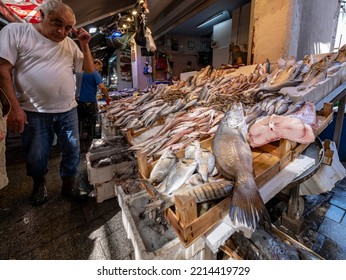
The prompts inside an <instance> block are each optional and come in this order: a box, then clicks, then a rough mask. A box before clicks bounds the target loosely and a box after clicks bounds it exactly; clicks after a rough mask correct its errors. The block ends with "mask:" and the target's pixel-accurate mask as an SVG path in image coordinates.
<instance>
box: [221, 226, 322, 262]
mask: <svg viewBox="0 0 346 280" xmlns="http://www.w3.org/2000/svg"><path fill="white" fill-rule="evenodd" d="M226 245H227V246H229V247H230V248H231V249H232V250H233V251H234V252H236V253H237V254H238V255H239V256H240V257H242V258H243V259H245V260H321V259H322V258H320V257H318V256H317V255H316V254H314V253H312V252H311V251H309V250H308V249H306V248H304V247H303V246H302V245H299V244H298V243H294V242H291V241H290V240H282V239H281V238H279V237H278V236H277V235H275V234H274V233H273V232H271V231H268V230H264V229H260V228H259V229H257V230H256V231H255V232H254V233H253V234H252V236H251V238H246V237H244V235H243V234H241V233H237V232H235V233H234V234H232V236H231V237H230V239H228V240H227V241H226Z"/></svg>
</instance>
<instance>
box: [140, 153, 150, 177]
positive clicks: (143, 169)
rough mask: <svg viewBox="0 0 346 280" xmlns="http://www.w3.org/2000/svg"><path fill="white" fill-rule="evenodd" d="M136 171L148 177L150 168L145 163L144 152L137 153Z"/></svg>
mask: <svg viewBox="0 0 346 280" xmlns="http://www.w3.org/2000/svg"><path fill="white" fill-rule="evenodd" d="M137 163H138V171H139V172H140V173H141V174H142V175H143V176H144V178H149V176H150V172H151V170H149V166H148V163H147V155H146V154H145V153H140V154H137Z"/></svg>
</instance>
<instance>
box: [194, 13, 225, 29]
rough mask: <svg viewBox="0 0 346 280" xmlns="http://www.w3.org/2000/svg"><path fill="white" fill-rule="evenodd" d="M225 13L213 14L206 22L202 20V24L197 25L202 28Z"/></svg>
mask: <svg viewBox="0 0 346 280" xmlns="http://www.w3.org/2000/svg"><path fill="white" fill-rule="evenodd" d="M224 13H225V11H222V12H219V13H217V14H215V15H213V16H212V17H210V18H208V19H207V20H205V21H204V22H202V23H201V24H200V25H198V26H197V28H201V27H203V26H206V25H208V24H210V23H212V22H213V21H215V20H216V19H218V18H220V17H221V16H223V15H224Z"/></svg>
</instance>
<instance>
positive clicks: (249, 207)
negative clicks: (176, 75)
mask: <svg viewBox="0 0 346 280" xmlns="http://www.w3.org/2000/svg"><path fill="white" fill-rule="evenodd" d="M345 49H346V47H345V48H342V49H340V51H339V52H338V53H335V54H331V55H327V56H325V57H324V58H323V59H321V60H319V61H312V60H309V59H305V60H304V61H296V60H295V59H294V58H290V59H288V60H283V59H281V60H279V61H278V63H277V65H278V66H277V67H276V68H275V67H272V71H270V70H269V65H270V63H269V61H267V63H266V65H265V66H258V67H257V68H256V69H255V71H254V72H253V73H251V74H250V75H244V74H236V71H234V69H227V68H220V69H213V68H212V67H211V66H207V67H205V68H203V69H201V70H200V71H198V72H197V73H196V74H195V75H194V76H191V77H190V78H189V79H188V80H186V81H180V82H178V83H176V84H174V85H166V84H159V85H152V86H150V87H149V88H147V89H146V90H145V91H144V90H143V91H141V92H140V91H139V92H136V93H135V94H134V95H133V96H130V97H128V98H122V99H119V100H117V101H115V102H112V103H111V104H110V105H109V106H106V107H105V108H104V110H103V112H102V114H103V117H104V119H105V120H106V123H107V125H109V126H111V127H114V128H116V129H117V130H118V131H121V132H123V133H124V134H126V135H131V137H132V138H131V137H130V138H129V139H128V140H129V142H130V144H131V147H129V148H127V149H128V152H130V151H132V152H134V154H135V155H139V154H143V155H145V158H146V160H147V163H152V162H155V165H153V168H152V170H151V173H150V175H149V176H148V177H147V178H145V179H144V183H145V184H146V185H147V186H148V188H151V189H152V190H153V193H154V194H155V196H156V200H155V201H153V202H152V203H149V204H148V205H147V207H146V212H147V213H149V212H150V211H151V210H153V209H154V208H159V209H160V210H163V209H167V208H168V207H170V206H172V205H174V203H175V197H176V196H177V195H182V196H189V197H194V198H195V200H196V203H198V204H199V205H201V204H202V203H205V202H208V203H210V202H215V201H216V200H219V199H222V198H225V197H228V196H231V203H230V205H229V217H230V220H231V221H232V226H233V227H234V228H235V229H237V230H242V229H243V228H246V229H247V230H250V231H251V232H253V235H252V238H251V241H249V242H250V243H249V244H248V247H247V248H251V249H252V251H251V252H250V250H248V249H247V251H248V252H247V254H248V256H250V257H249V258H253V259H303V258H304V253H306V252H301V251H303V250H302V249H300V250H301V251H297V249H296V248H293V249H292V248H290V246H289V245H287V244H286V243H284V244H281V243H280V242H278V241H277V240H276V239H275V238H272V237H271V236H268V232H266V231H263V232H261V231H259V230H258V226H259V222H260V221H261V220H262V219H263V220H264V221H265V222H266V223H267V224H269V223H270V219H269V215H268V213H267V209H266V207H265V205H264V202H263V200H262V198H261V196H260V194H259V192H258V189H257V186H256V183H255V178H254V170H253V158H252V152H251V147H260V146H262V145H264V144H267V143H270V142H273V141H276V140H278V139H281V138H284V139H288V140H291V141H294V142H297V143H304V144H307V143H310V142H313V141H314V139H315V135H314V128H315V125H316V123H317V117H316V112H315V107H314V104H313V103H310V102H305V101H299V102H294V101H293V99H291V97H290V96H291V95H290V94H288V93H287V91H285V89H288V88H294V89H295V91H296V92H298V91H299V92H302V93H303V92H306V91H308V90H309V89H311V88H313V87H316V86H317V85H319V84H320V83H321V82H322V81H324V80H325V79H326V78H327V76H328V75H331V74H332V73H335V72H336V71H338V69H340V63H343V62H344V61H345ZM263 67H266V68H265V69H264V68H263ZM144 135H145V138H144ZM141 137H143V138H141ZM207 138H209V139H212V142H211V143H212V147H211V151H210V150H207V149H204V148H202V147H201V145H200V141H202V140H204V139H207ZM96 144H97V143H96ZM99 145H100V146H102V145H103V143H99ZM183 150H185V154H184V155H183V157H181V153H179V154H180V155H179V157H180V158H178V157H177V153H178V152H181V151H183ZM111 160H112V159H111V157H109V158H107V159H102V160H100V161H99V162H98V163H96V165H99V166H102V165H103V164H107V162H109V161H111ZM96 165H94V166H96ZM203 209H207V208H203ZM203 211H207V210H203ZM203 211H202V212H203ZM269 234H270V233H269ZM266 242H270V243H266ZM263 248H269V249H268V250H267V251H266V249H263ZM283 252H284V253H283ZM308 253H309V252H307V253H306V255H307V258H309V254H308ZM310 257H311V256H310Z"/></svg>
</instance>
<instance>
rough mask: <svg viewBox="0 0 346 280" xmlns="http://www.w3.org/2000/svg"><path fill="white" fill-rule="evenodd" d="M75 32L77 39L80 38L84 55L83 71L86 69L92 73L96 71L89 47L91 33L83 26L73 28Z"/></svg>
mask: <svg viewBox="0 0 346 280" xmlns="http://www.w3.org/2000/svg"><path fill="white" fill-rule="evenodd" d="M73 32H74V33H75V34H76V36H77V39H78V40H79V43H80V47H81V49H82V52H83V55H84V59H83V71H85V72H86V73H88V74H91V73H93V72H94V61H93V57H92V54H91V52H90V48H89V42H90V39H91V35H90V34H89V33H88V32H87V31H86V30H85V29H83V28H79V29H76V28H73Z"/></svg>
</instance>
